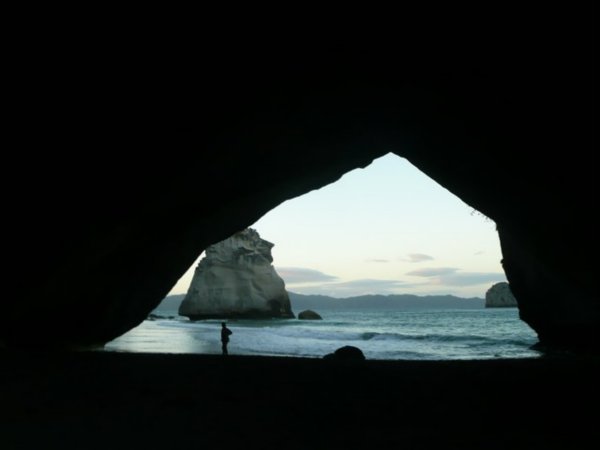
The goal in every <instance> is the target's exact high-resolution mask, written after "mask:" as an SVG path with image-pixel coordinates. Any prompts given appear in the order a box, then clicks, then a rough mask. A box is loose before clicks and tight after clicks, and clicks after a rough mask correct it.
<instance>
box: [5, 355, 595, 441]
mask: <svg viewBox="0 0 600 450" xmlns="http://www.w3.org/2000/svg"><path fill="white" fill-rule="evenodd" d="M0 357H1V358H2V367H3V369H2V371H1V372H0V379H1V383H0V396H1V399H0V405H1V411H2V412H1V425H0V431H1V432H0V436H1V442H2V445H1V447H2V448H3V449H5V450H8V449H18V448H23V449H29V448H38V449H47V448H61V449H71V448H73V449H96V448H98V449H100V448H102V449H116V448H187V449H190V448H214V447H216V446H218V447H219V448H278V449H305V448H348V447H355V448H356V447H363V448H405V449H414V448H440V449H447V448H462V449H464V448H492V449H496V448H497V449H512V448H530V449H531V448H549V447H550V446H552V447H553V448H565V449H566V448H586V447H590V446H592V447H593V442H597V441H598V437H599V431H598V428H597V427H598V412H597V411H598V410H597V406H598V400H599V395H598V387H597V383H598V379H600V377H599V376H598V375H599V372H600V371H599V370H598V369H599V367H600V364H599V360H598V359H597V358H595V357H591V358H590V357H587V358H581V357H552V358H550V357H546V358H540V359H523V360H487V361H365V362H340V361H326V360H320V359H305V358H274V357H250V356H235V355H232V356H229V357H221V356H206V355H166V354H164V355H160V354H159V355H157V354H152V355H151V354H125V353H107V352H81V353H54V354H51V353H48V354H24V353H13V352H8V351H4V352H2V353H1V354H0Z"/></svg>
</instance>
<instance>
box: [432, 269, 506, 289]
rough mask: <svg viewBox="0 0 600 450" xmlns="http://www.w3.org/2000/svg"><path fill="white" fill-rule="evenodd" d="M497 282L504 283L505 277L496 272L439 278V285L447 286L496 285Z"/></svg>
mask: <svg viewBox="0 0 600 450" xmlns="http://www.w3.org/2000/svg"><path fill="white" fill-rule="evenodd" d="M498 281H506V276H505V275H504V274H503V273H496V272H464V273H455V274H452V275H444V276H441V277H440V282H441V284H445V285H447V286H473V285H477V284H491V283H497V282H498Z"/></svg>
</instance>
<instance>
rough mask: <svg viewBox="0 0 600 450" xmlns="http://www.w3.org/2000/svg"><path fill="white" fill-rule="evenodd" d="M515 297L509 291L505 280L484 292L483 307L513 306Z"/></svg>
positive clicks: (515, 303)
mask: <svg viewBox="0 0 600 450" xmlns="http://www.w3.org/2000/svg"><path fill="white" fill-rule="evenodd" d="M515 306H519V305H518V304H517V299H516V298H515V296H514V295H513V294H512V292H511V291H510V285H509V284H508V283H506V282H505V281H501V282H500V283H496V284H494V285H493V286H492V287H491V288H489V289H488V290H487V292H486V293H485V307H486V308H504V307H515Z"/></svg>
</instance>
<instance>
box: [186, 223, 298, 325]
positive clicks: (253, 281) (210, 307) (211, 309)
mask: <svg viewBox="0 0 600 450" xmlns="http://www.w3.org/2000/svg"><path fill="white" fill-rule="evenodd" d="M273 245H274V244H272V243H270V242H268V241H265V240H264V239H261V237H260V236H259V235H258V232H257V231H256V230H253V229H250V228H248V229H246V230H243V231H240V232H239V233H235V234H234V235H233V236H231V237H229V238H227V239H225V240H223V241H221V242H218V243H216V244H214V245H211V246H210V247H208V248H207V249H206V257H204V258H203V259H202V260H201V261H200V263H199V264H198V267H197V268H196V272H195V273H194V278H193V279H192V282H191V284H190V288H189V289H188V292H187V295H186V296H185V298H184V299H183V302H182V303H181V305H180V307H179V314H180V315H182V316H187V317H189V318H190V319H208V318H229V317H285V318H287V317H294V314H293V313H292V310H291V306H290V299H289V297H288V294H287V292H286V290H285V284H284V282H283V280H282V279H281V277H280V276H279V275H278V274H277V272H276V271H275V268H274V267H273V265H272V262H273V256H272V255H271V248H273Z"/></svg>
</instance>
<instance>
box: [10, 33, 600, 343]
mask: <svg viewBox="0 0 600 450" xmlns="http://www.w3.org/2000/svg"><path fill="white" fill-rule="evenodd" d="M528 30H529V28H527V27H524V28H523V29H515V30H513V35H512V36H513V38H512V39H511V40H509V41H507V40H506V38H505V37H503V36H502V35H493V34H490V35H489V36H487V38H486V39H478V40H477V42H471V45H470V46H469V47H468V48H466V47H460V48H461V49H462V50H461V51H449V50H450V49H449V48H446V47H447V45H446V44H443V43H438V44H439V45H437V46H434V50H435V51H434V52H433V53H431V52H428V49H425V48H424V47H419V48H412V49H408V50H406V51H404V52H400V53H399V50H398V49H399V48H400V47H398V45H400V43H399V42H398V41H395V40H391V41H386V43H382V42H379V43H378V44H377V45H376V46H373V42H368V41H365V42H362V43H359V44H357V43H349V42H348V43H346V44H347V45H336V46H333V47H327V46H324V45H320V46H315V47H310V49H304V50H302V51H299V47H290V48H286V52H285V53H283V55H284V56H281V55H282V53H278V50H281V49H280V48H277V47H276V44H273V45H272V46H271V47H267V48H264V49H263V50H261V51H262V53H261V55H260V58H258V57H257V59H249V58H250V57H249V56H248V55H249V53H244V52H245V50H247V49H244V48H242V49H241V50H240V49H238V50H231V49H228V50H231V51H233V52H234V53H233V54H231V53H228V54H227V55H228V57H227V58H226V61H225V60H224V59H223V58H222V55H223V54H225V53H226V52H225V50H223V51H222V52H221V53H219V54H215V55H212V56H210V55H209V56H208V58H212V59H210V60H209V61H208V63H207V66H209V67H211V70H210V71H208V72H207V74H208V75H206V74H205V75H206V76H205V77H204V78H203V79H202V80H203V83H204V84H203V85H204V86H210V88H208V87H205V88H203V89H202V90H201V91H202V92H201V93H199V94H197V95H194V94H193V93H192V94H189V98H188V97H186V98H185V99H184V100H174V101H164V102H162V103H161V104H160V113H157V115H156V117H154V119H156V121H153V122H152V125H155V124H166V123H168V122H169V119H170V118H172V117H169V115H168V114H167V113H165V110H167V111H171V110H173V111H176V113H174V116H175V117H176V118H177V119H180V118H182V117H183V118H185V123H184V122H181V123H179V126H175V127H166V126H165V127H164V128H163V127H161V126H151V127H148V126H142V125H140V126H137V122H136V126H130V127H115V128H108V127H104V126H95V127H93V128H89V127H86V126H84V122H83V121H81V120H79V121H74V122H72V123H71V122H70V123H69V126H68V127H66V126H64V124H63V125H62V126H58V125H57V124H53V126H51V127H32V128H30V129H28V130H27V131H26V132H25V133H24V134H22V135H21V141H20V143H21V145H22V146H23V147H24V148H52V149H53V150H52V151H47V152H41V153H40V154H39V155H37V156H35V157H32V156H31V155H29V154H28V153H27V152H23V151H17V150H15V152H14V160H13V162H12V165H13V168H14V171H13V172H14V174H15V176H16V177H18V179H20V180H21V183H17V184H15V183H13V182H10V181H8V180H4V182H3V188H4V192H5V194H6V197H7V199H6V202H5V204H4V211H5V221H6V222H7V223H6V225H7V226H6V227H5V234H4V236H5V246H4V247H5V258H6V260H7V261H8V262H9V266H10V268H9V269H8V272H7V275H8V280H9V283H10V290H9V293H8V295H6V297H5V305H6V307H5V308H4V313H3V315H2V317H1V318H0V325H1V326H0V338H1V339H2V342H3V343H4V344H5V345H8V346H19V345H24V346H39V345H40V344H41V343H43V344H46V345H51V346H76V345H93V344H102V343H103V342H106V341H108V340H110V339H112V338H114V337H116V336H118V335H120V334H122V333H123V332H125V331H127V330H128V329H130V328H132V327H134V326H135V325H137V324H138V323H139V322H140V321H141V320H143V318H144V317H146V315H147V313H148V312H149V311H150V310H151V309H152V308H153V307H154V306H156V305H157V304H158V302H159V301H160V300H161V299H162V298H163V297H164V296H165V294H166V293H167V292H168V291H169V289H170V288H171V286H173V284H174V283H175V282H176V281H177V279H178V277H179V276H180V275H181V274H182V273H183V272H184V271H185V270H186V269H187V267H189V265H190V264H191V263H192V262H193V261H194V259H195V258H196V257H197V255H199V254H200V253H201V251H202V250H203V249H204V248H206V247H207V246H208V245H210V244H212V243H215V242H218V241H220V240H222V239H224V238H226V237H227V236H229V235H231V234H233V233H234V232H236V231H238V230H240V229H242V228H244V227H246V226H248V225H251V224H252V223H253V222H254V221H256V220H257V219H258V218H259V217H260V216H261V215H263V214H264V213H266V212H267V211H269V210H270V209H272V208H274V207H275V206H277V205H278V204H280V203H281V202H283V201H285V200H286V199H289V198H292V197H295V196H298V195H301V194H303V193H305V192H307V191H309V190H311V189H315V188H318V187H321V186H323V185H325V184H328V183H331V182H334V181H335V180H337V179H338V178H339V177H340V176H342V175H343V174H344V173H345V172H347V171H349V170H352V169H354V168H357V167H365V166H366V165H368V164H369V163H370V162H371V161H372V160H373V159H374V158H376V157H379V156H382V155H383V154H385V153H388V152H389V151H392V152H394V153H396V154H398V155H399V156H402V157H405V158H407V159H408V160H409V161H410V162H411V163H412V164H414V165H415V166H416V167H418V168H419V169H420V170H422V171H423V172H424V173H426V174H427V175H429V176H430V177H431V178H433V179H434V180H436V181H437V182H438V183H440V184H441V185H443V186H444V187H446V188H447V189H448V190H450V191H452V192H453V193H454V194H456V195H457V196H459V197H460V198H461V199H463V200H464V201H465V202H466V203H468V204H469V205H471V206H473V207H474V208H476V209H478V210H479V211H481V212H482V213H484V214H485V215H487V216H488V217H490V218H492V219H493V220H494V221H495V222H496V223H497V224H498V232H499V236H500V241H501V246H502V251H503V256H504V269H505V272H506V275H507V277H508V280H509V282H510V283H511V287H512V290H513V292H514V294H515V296H516V298H517V299H518V302H519V308H520V312H521V317H522V318H523V319H524V320H525V321H526V322H527V323H529V324H530V325H531V326H532V327H533V328H534V329H535V330H536V331H537V333H538V335H539V337H540V340H541V341H542V342H543V343H546V344H549V345H566V346H570V347H580V346H588V345H590V343H593V342H597V337H598V336H597V330H598V328H599V326H598V325H599V324H600V312H599V310H600V308H599V301H598V296H597V294H596V291H595V289H594V287H593V286H592V283H593V280H594V276H593V275H594V274H593V273H592V270H593V268H594V267H595V265H596V264H595V262H594V261H595V260H594V254H595V250H596V249H597V239H595V238H594V236H595V233H596V231H595V227H594V226H593V225H594V220H593V219H592V214H593V212H594V210H595V209H596V205H597V201H596V197H595V194H594V193H595V188H596V186H595V181H594V180H595V177H596V175H597V174H596V166H595V162H596V160H595V157H594V156H593V155H592V153H591V151H590V148H591V142H592V140H591V139H592V138H591V117H592V115H591V101H588V100H587V99H588V98H590V95H591V86H592V82H591V74H592V71H591V68H590V67H589V65H590V64H591V62H590V61H588V60H589V58H588V57H587V56H585V55H586V54H587V50H586V47H585V46H582V45H580V44H582V42H584V41H585V42H592V40H591V39H587V41H586V40H585V39H583V38H585V36H580V35H578V34H575V35H571V36H570V37H569V39H570V41H569V42H571V43H572V44H573V45H572V46H567V45H564V42H563V41H564V39H566V38H565V37H564V36H561V37H560V39H559V37H557V36H554V35H552V34H551V33H548V34H544V36H545V38H546V39H545V41H544V45H543V46H542V47H539V48H536V52H535V57H533V56H532V53H531V52H530V51H529V50H528V47H527V45H525V44H527V43H531V42H532V41H531V37H530V36H529V31H528ZM547 31H548V30H543V29H540V30H538V32H539V33H546V32H547ZM514 33H516V34H514ZM519 33H521V34H519ZM559 41H560V43H561V45H558V43H559ZM236 51H237V52H239V53H235V52H236ZM275 54H277V55H279V56H280V57H278V59H274V57H273V55H275ZM250 67H254V68H256V67H258V69H256V70H250ZM240 74H241V75H240ZM186 81H190V80H186ZM184 84H185V83H184ZM185 85H186V86H188V85H189V84H185ZM117 87H118V88H119V89H120V90H117V92H118V93H120V94H123V95H125V90H124V89H123V88H122V87H119V86H117ZM70 94H71V95H72V96H75V93H74V91H73V92H71V93H70ZM176 94H179V93H176ZM88 99H89V100H90V101H91V100H93V97H88ZM119 105H120V104H119V103H117V104H116V105H113V106H112V107H111V106H103V108H101V109H100V110H99V111H95V112H94V114H93V116H92V117H93V118H94V119H95V120H98V119H99V118H100V117H102V116H103V114H105V113H108V112H115V114H119ZM91 109H92V108H90V110H91ZM86 111H87V110H86ZM132 111H133V112H131V114H133V115H136V114H138V113H139V117H138V118H141V119H147V118H148V117H149V116H150V115H149V114H144V108H137V109H133V110H132ZM152 111H153V112H155V111H157V110H152ZM163 121H164V122H163ZM141 122H143V121H141ZM22 185H27V186H28V188H27V189H23V187H22ZM25 324H26V326H25Z"/></svg>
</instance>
